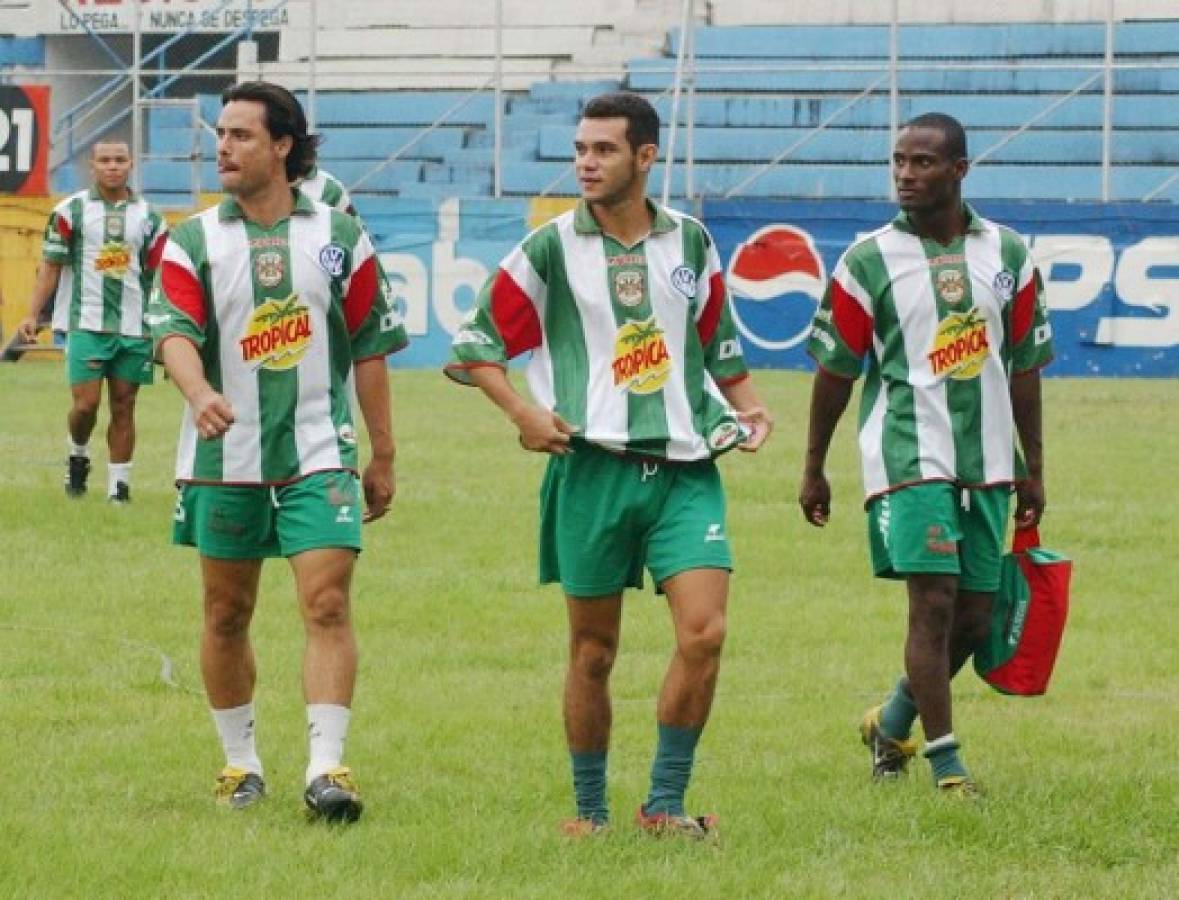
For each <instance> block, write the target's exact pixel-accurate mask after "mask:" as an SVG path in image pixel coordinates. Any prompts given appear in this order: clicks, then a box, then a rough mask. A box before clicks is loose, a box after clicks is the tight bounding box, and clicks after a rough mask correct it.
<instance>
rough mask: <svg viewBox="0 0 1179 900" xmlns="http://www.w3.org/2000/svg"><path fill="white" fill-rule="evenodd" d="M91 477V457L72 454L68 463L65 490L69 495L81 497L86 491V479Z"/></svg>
mask: <svg viewBox="0 0 1179 900" xmlns="http://www.w3.org/2000/svg"><path fill="white" fill-rule="evenodd" d="M89 477H90V457H88V456H71V457H70V459H69V462H68V463H67V464H66V477H65V492H66V496H67V497H81V496H82V495H83V494H85V493H86V479H87V478H89Z"/></svg>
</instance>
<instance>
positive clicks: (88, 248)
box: [71, 198, 106, 331]
mask: <svg viewBox="0 0 1179 900" xmlns="http://www.w3.org/2000/svg"><path fill="white" fill-rule="evenodd" d="M71 224H73V225H74V227H75V228H78V227H80V228H81V229H82V230H81V232H80V233H75V235H74V240H75V241H77V240H81V242H82V253H81V269H82V304H81V306H80V307H79V312H80V315H79V316H78V327H79V328H81V329H82V330H83V331H102V300H103V296H102V282H103V280H104V279H103V277H102V275H100V274H99V272H98V269H97V268H95V261H96V260H97V259H98V251H99V250H101V249H102V234H103V227H104V226H105V224H106V209H105V207H103V205H102V204H101V203H91V202H87V200H86V198H83V199H82V221H81V222H80V223H79V222H74V223H71Z"/></svg>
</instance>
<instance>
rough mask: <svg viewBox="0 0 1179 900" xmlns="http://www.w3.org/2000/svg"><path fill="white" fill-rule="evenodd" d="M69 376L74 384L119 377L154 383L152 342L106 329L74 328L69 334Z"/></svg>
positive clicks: (131, 380)
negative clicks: (81, 329)
mask: <svg viewBox="0 0 1179 900" xmlns="http://www.w3.org/2000/svg"><path fill="white" fill-rule="evenodd" d="M65 357H66V377H67V378H68V379H69V382H70V384H71V385H75V384H83V383H85V382H87V381H96V380H98V379H99V378H108V377H109V378H118V379H119V380H120V381H129V382H131V383H132V384H151V383H152V380H153V377H154V374H155V372H154V369H153V368H152V359H151V341H150V340H149V339H147V338H133V337H125V336H124V335H121V334H109V333H107V332H105V331H71V332H70V333H69V335H68V336H67V337H66V353H65Z"/></svg>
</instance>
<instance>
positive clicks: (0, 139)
mask: <svg viewBox="0 0 1179 900" xmlns="http://www.w3.org/2000/svg"><path fill="white" fill-rule="evenodd" d="M48 157H49V88H48V87H45V86H28V87H20V86H11V85H3V86H0V194H22V195H24V196H41V195H45V194H48V193H49V178H48Z"/></svg>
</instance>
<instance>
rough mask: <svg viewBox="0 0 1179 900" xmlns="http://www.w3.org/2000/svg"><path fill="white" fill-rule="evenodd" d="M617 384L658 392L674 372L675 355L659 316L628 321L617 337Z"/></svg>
mask: <svg viewBox="0 0 1179 900" xmlns="http://www.w3.org/2000/svg"><path fill="white" fill-rule="evenodd" d="M611 368H612V369H613V371H614V386H615V387H619V388H622V389H623V390H626V391H630V392H631V393H632V394H654V393H655V392H656V391H660V390H662V389H663V385H665V384H666V383H667V379H668V377H669V376H670V375H671V356H670V355H669V354H668V352H667V343H666V342H665V341H664V340H663V329H662V328H660V327H659V325H658V324H657V323H656V322H655V317H654V316H652V317H651V318H649V319H647V320H646V321H645V322H635V321H631V322H627V323H626V324H625V325H623V326H622V327H621V328H619V329H618V334H617V335H616V336H615V338H614V362H613V364H612V366H611Z"/></svg>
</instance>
